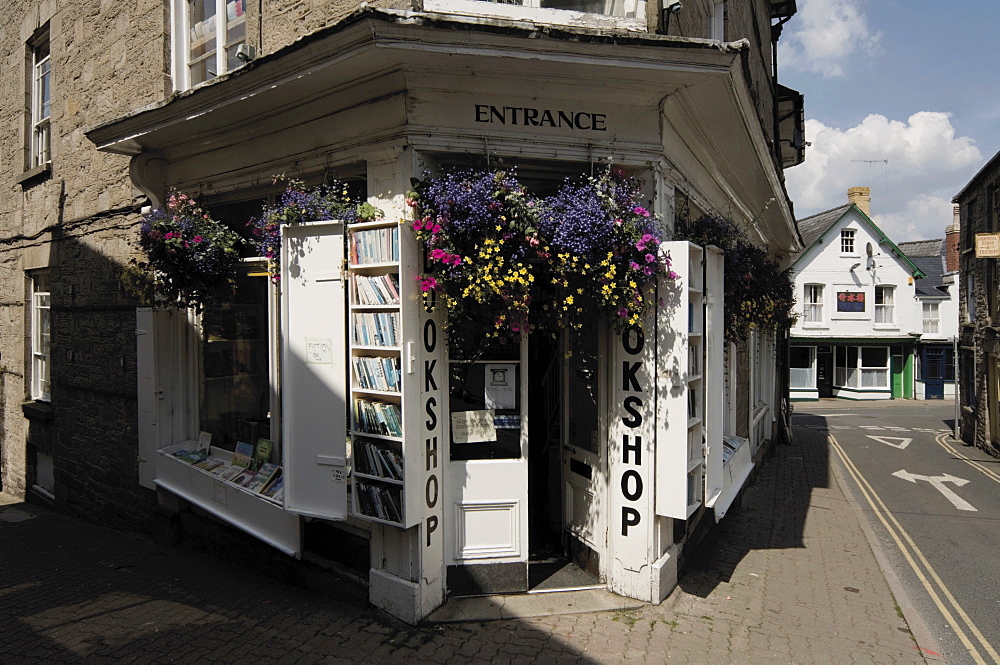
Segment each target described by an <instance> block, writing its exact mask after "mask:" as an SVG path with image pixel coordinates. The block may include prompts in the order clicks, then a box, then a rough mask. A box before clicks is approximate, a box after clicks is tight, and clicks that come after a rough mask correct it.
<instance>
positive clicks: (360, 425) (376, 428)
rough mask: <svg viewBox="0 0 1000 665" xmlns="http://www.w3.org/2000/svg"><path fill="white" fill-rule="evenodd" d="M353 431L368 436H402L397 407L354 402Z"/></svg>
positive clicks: (384, 403)
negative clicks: (364, 433)
mask: <svg viewBox="0 0 1000 665" xmlns="http://www.w3.org/2000/svg"><path fill="white" fill-rule="evenodd" d="M354 429H355V430H356V431H359V432H366V433H368V434H381V435H383V436H403V417H402V414H401V413H400V411H399V406H397V405H396V404H389V403H388V402H376V401H372V400H367V399H356V400H354Z"/></svg>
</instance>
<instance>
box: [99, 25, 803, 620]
mask: <svg viewBox="0 0 1000 665" xmlns="http://www.w3.org/2000/svg"><path fill="white" fill-rule="evenodd" d="M442 23H443V22H442ZM456 26H457V27H460V28H461V29H455V28H456ZM476 29H479V30H481V33H479V34H477V40H476V42H475V44H474V45H473V44H470V43H469V42H468V40H467V39H465V35H466V32H465V31H466V30H476ZM633 42H634V43H630V44H628V45H623V44H616V43H612V42H611V41H610V40H608V41H605V42H602V41H601V40H599V39H596V38H595V40H594V42H593V43H588V44H582V43H580V42H578V41H572V40H563V39H536V38H534V37H533V36H532V35H531V34H530V31H529V30H525V29H514V28H509V29H505V30H490V29H485V28H483V27H482V26H480V27H479V28H476V27H475V26H474V25H473V24H461V23H459V22H457V21H456V22H455V24H453V25H450V26H445V27H441V25H435V26H429V25H420V24H417V23H413V22H408V21H406V20H405V17H403V16H402V14H398V15H397V14H394V13H391V12H372V13H370V14H368V15H367V16H365V17H363V18H361V19H358V20H354V21H352V22H349V23H348V24H346V25H344V26H342V27H340V28H339V29H338V30H337V31H330V32H325V33H320V34H319V35H318V36H316V37H315V38H311V39H309V40H304V41H303V42H301V43H297V44H296V45H294V47H291V48H289V49H285V50H284V51H282V52H279V53H278V54H275V55H274V56H273V57H270V56H269V57H265V58H262V59H260V60H259V61H257V62H256V63H254V66H253V68H251V69H249V70H248V71H245V72H243V73H241V74H240V75H238V76H230V77H223V78H222V79H220V80H218V81H217V82H215V83H212V84H209V85H206V86H204V87H203V88H200V89H198V90H196V91H195V92H194V93H192V94H187V95H181V96H179V97H177V98H175V99H172V100H171V101H169V102H167V103H165V104H162V105H160V106H158V107H154V108H151V109H147V110H145V111H142V112H138V113H136V114H134V115H132V116H129V117H126V118H122V119H120V120H117V121H114V122H112V123H109V124H107V125H105V126H102V127H99V128H96V129H95V130H92V131H91V132H90V134H89V135H90V137H91V139H92V140H94V142H95V143H97V144H98V146H99V147H100V148H102V149H104V150H109V151H114V152H120V153H124V154H129V155H133V168H132V173H133V180H134V182H135V183H136V185H137V186H139V187H140V188H142V190H143V191H144V192H145V193H147V195H149V196H150V198H151V199H152V200H153V201H154V202H159V201H162V199H163V196H164V193H165V192H166V191H167V190H168V188H171V187H173V188H176V189H178V190H181V191H186V192H190V193H192V194H201V195H203V196H206V197H207V198H208V200H209V201H210V202H214V203H216V204H217V205H218V206H227V205H229V206H231V207H234V208H235V207H238V205H239V204H240V202H244V201H251V200H258V201H259V200H260V198H261V197H262V196H263V195H265V194H267V193H268V191H273V189H270V190H268V187H269V186H270V183H271V176H272V175H273V174H276V173H288V174H291V175H298V174H302V176H303V177H304V178H320V177H322V176H323V175H324V174H332V175H334V176H337V177H339V178H346V179H348V180H351V181H352V182H354V183H355V184H357V185H358V186H362V187H363V188H364V191H366V193H367V200H368V201H369V202H370V203H372V204H373V205H375V206H376V207H377V208H380V209H381V210H383V211H384V212H385V218H384V221H379V222H371V223H365V224H360V225H350V224H344V223H342V222H339V221H337V220H332V221H323V220H320V221H316V222H314V223H309V224H303V225H298V226H294V227H290V228H288V229H286V232H285V235H284V239H283V243H284V245H283V253H282V279H281V287H280V293H279V291H278V290H277V289H266V291H267V294H268V296H267V298H265V299H264V301H262V302H261V303H260V304H259V311H260V312H261V313H262V314H261V316H262V317H264V319H266V320H265V321H262V323H263V324H264V325H262V326H261V327H260V330H261V331H264V330H266V331H267V338H268V340H269V341H268V342H267V344H269V348H270V349H271V351H272V352H271V353H270V354H269V355H268V358H269V360H268V362H267V363H266V365H267V368H268V372H267V375H268V384H267V390H266V391H265V392H266V395H262V397H261V400H266V403H267V405H268V406H267V408H266V409H263V411H266V413H267V418H266V419H264V418H262V419H259V421H255V423H256V425H257V426H259V427H261V428H263V429H261V430H260V431H259V432H258V433H260V434H261V435H263V433H264V432H266V433H267V435H269V436H270V437H271V438H272V439H273V440H274V441H275V442H276V444H277V449H278V451H277V452H276V458H277V459H278V460H279V461H280V464H281V466H282V468H283V474H284V496H283V498H282V499H281V500H278V501H275V500H269V499H265V498H263V497H259V496H253V495H251V494H250V493H248V492H246V491H244V490H243V489H242V488H239V487H235V486H231V485H228V484H227V483H226V482H224V481H222V480H219V479H218V478H215V477H213V476H212V475H211V474H208V473H205V472H203V471H201V470H199V469H196V468H194V467H192V466H190V465H186V464H184V463H183V462H180V461H178V460H177V459H176V458H175V457H173V456H171V455H170V453H171V452H173V451H175V450H177V449H180V448H185V447H190V446H192V445H195V444H194V441H195V440H196V439H197V438H198V433H199V431H200V429H201V427H200V424H199V417H198V414H199V409H200V408H201V407H200V406H199V400H200V399H201V398H200V397H199V394H200V392H199V391H201V390H202V388H201V387H200V386H201V385H202V382H203V380H202V378H201V377H202V374H203V373H202V370H203V369H204V367H203V365H204V354H203V352H202V351H200V350H199V349H202V348H204V345H205V344H207V343H208V342H207V340H208V337H207V336H206V335H207V333H206V332H205V331H204V330H203V327H202V324H201V322H200V321H199V320H198V317H196V316H194V315H193V314H181V313H169V312H163V311H160V312H150V311H141V312H140V313H139V318H138V328H139V329H140V330H141V331H143V332H144V333H145V334H142V335H140V344H139V349H138V352H139V354H140V361H141V368H142V370H141V377H140V413H141V416H140V429H141V434H140V446H141V448H142V449H141V450H140V455H141V456H142V457H144V458H146V459H148V460H150V463H149V464H148V465H146V466H145V467H144V472H143V473H144V475H143V476H142V478H141V481H142V482H143V484H146V485H147V486H154V487H158V488H159V489H160V491H161V492H168V493H170V494H171V495H174V496H178V497H181V498H183V499H185V500H186V501H188V502H190V503H191V504H193V505H195V506H198V507H200V508H201V509H203V510H205V511H207V512H208V513H210V514H211V515H213V516H215V517H217V518H219V519H222V520H224V521H227V522H229V523H230V524H233V525H235V526H237V527H238V528H241V529H243V530H245V531H248V532H250V533H253V534H254V535H256V536H258V537H259V538H261V539H263V540H265V541H266V542H269V543H271V544H272V545H274V546H275V547H277V548H278V549H280V550H281V551H283V552H285V553H286V554H289V555H291V556H301V554H302V552H303V539H302V533H303V532H304V530H306V529H308V528H309V525H310V524H312V523H314V522H316V521H322V522H329V523H331V524H335V525H339V526H340V527H342V528H345V529H348V530H350V532H351V533H353V534H362V535H363V536H364V537H365V538H367V540H368V542H369V543H370V548H371V562H372V563H371V571H370V574H369V589H370V598H371V600H372V602H373V603H374V604H375V605H377V606H379V607H382V608H384V609H386V610H387V611H389V612H391V613H392V614H394V615H396V616H398V617H400V618H403V619H404V620H407V621H416V620H419V619H420V618H422V617H424V616H426V615H427V614H428V613H429V612H430V611H432V610H433V609H434V608H436V607H437V606H439V605H440V604H441V603H443V602H444V601H445V599H446V598H447V597H448V595H449V594H456V593H477V592H478V593H492V592H519V591H526V590H527V589H528V588H529V585H530V580H529V561H530V560H531V558H532V556H533V548H534V549H538V545H539V544H541V543H547V544H550V545H552V546H553V547H555V548H556V549H557V550H559V552H558V553H559V555H561V556H566V557H568V558H569V559H571V560H572V561H574V562H576V563H577V564H578V565H579V566H580V567H581V568H583V569H586V570H587V571H588V572H589V574H590V575H591V576H592V578H593V580H594V583H595V584H597V585H600V586H607V587H608V588H610V589H611V590H612V591H615V592H617V593H620V594H622V595H626V596H629V597H633V598H637V599H641V600H646V601H652V602H659V601H660V600H662V599H663V598H664V597H666V595H667V594H668V593H669V592H670V591H671V589H672V588H673V587H674V585H675V584H676V576H677V562H678V554H679V550H680V547H681V546H682V545H683V541H684V537H685V535H684V534H685V533H686V531H685V528H684V525H685V523H688V522H690V521H691V520H695V519H702V518H705V519H709V520H712V519H718V518H720V517H721V516H722V515H724V514H725V512H726V510H727V508H728V507H729V504H730V503H731V502H732V501H733V499H734V498H735V495H736V492H737V491H738V490H739V488H740V486H741V485H742V483H743V482H744V481H745V480H746V477H747V474H748V472H749V470H750V468H751V466H752V462H751V459H750V454H749V452H748V451H747V448H748V446H744V447H743V448H742V449H736V451H735V452H734V451H733V449H732V448H731V447H726V446H724V444H723V434H724V433H728V432H725V431H724V430H725V428H726V422H727V413H726V409H727V406H726V405H727V398H726V395H725V394H724V384H725V378H724V377H725V371H726V370H725V368H724V366H723V365H724V361H723V358H724V355H725V354H724V342H723V331H722V325H721V321H722V294H721V285H722V256H721V254H720V253H719V252H718V251H716V250H715V249H714V248H701V247H696V246H694V245H689V244H688V243H686V242H670V243H666V244H665V248H666V249H667V250H668V251H669V252H670V255H671V257H672V259H673V262H674V269H675V270H676V271H677V272H678V273H680V275H681V277H680V279H679V280H677V281H676V282H668V281H664V282H662V283H661V284H659V285H658V287H657V288H658V296H659V297H661V298H662V300H663V302H664V306H663V307H661V308H660V309H659V310H658V311H657V312H656V313H655V314H654V315H652V316H650V317H649V319H648V320H646V321H643V325H642V329H641V330H639V329H633V330H630V331H627V332H626V333H624V334H618V333H616V332H615V331H613V330H612V328H611V327H610V326H607V325H603V324H602V323H601V322H600V321H598V320H595V325H593V326H588V327H587V328H586V329H585V330H584V331H582V332H581V333H580V334H579V335H577V336H565V338H564V339H562V340H559V341H558V342H555V343H553V342H550V341H541V340H534V339H531V338H530V337H527V336H526V337H524V338H523V339H522V341H521V344H520V346H519V348H518V349H517V351H516V353H513V354H508V355H503V356H498V357H478V358H475V359H474V360H472V361H470V360H468V359H462V358H460V357H455V355H454V354H453V353H452V352H451V350H450V349H449V348H448V341H447V338H446V337H445V335H444V333H443V331H442V321H443V316H444V313H443V312H442V311H441V309H440V307H438V308H434V310H433V311H430V312H428V311H427V309H426V308H425V307H423V306H422V303H421V297H420V294H419V289H418V286H417V283H416V280H415V279H414V278H415V276H416V275H417V273H418V272H419V271H420V269H421V265H422V262H423V257H422V252H421V248H420V246H419V244H418V241H417V239H416V238H415V237H414V235H413V234H412V232H411V231H410V229H409V227H408V225H407V224H406V223H405V222H406V221H407V220H408V214H409V212H408V210H409V209H408V208H407V206H406V205H405V196H406V192H407V190H408V189H409V186H410V179H411V178H414V177H422V176H424V175H425V174H426V173H428V172H431V173H433V172H435V171H438V170H440V169H442V168H446V167H448V166H451V165H455V164H466V163H470V160H471V159H472V158H479V157H482V156H484V155H489V156H490V157H492V158H499V159H503V160H505V161H506V162H507V163H509V164H512V165H514V166H517V167H518V168H519V171H520V173H522V175H526V176H527V177H528V179H530V178H536V179H549V180H554V179H561V178H563V177H567V176H574V175H578V174H580V173H589V172H590V171H591V170H592V169H595V168H600V166H601V164H604V163H607V162H613V163H614V164H615V165H617V166H621V167H623V168H625V169H627V170H628V171H630V172H632V173H635V174H636V175H638V176H640V177H641V178H643V179H644V181H645V183H646V189H647V194H648V197H649V199H650V201H651V203H652V208H653V209H654V211H655V212H656V213H657V214H659V215H661V216H662V217H663V218H664V219H665V221H666V224H667V225H668V226H669V224H670V223H671V222H672V215H673V205H674V200H675V197H676V196H680V195H682V196H683V197H684V198H685V200H686V201H690V205H692V206H694V207H696V208H697V209H699V210H704V211H709V210H716V209H722V208H725V209H726V210H727V211H731V214H733V215H734V216H739V217H741V218H742V219H746V220H754V221H753V224H754V228H755V229H756V232H757V233H758V234H759V235H760V237H761V238H763V239H765V240H766V241H767V242H768V243H770V244H771V245H772V246H774V247H790V246H792V245H794V243H795V240H794V235H793V231H792V228H791V225H790V222H789V220H790V219H791V216H790V214H789V212H788V210H787V208H786V206H785V205H784V204H776V203H770V205H768V204H769V199H772V200H773V199H775V198H777V200H779V201H785V198H784V194H783V189H782V187H781V184H780V181H779V180H778V177H777V175H776V173H775V169H774V166H773V162H772V160H771V157H770V154H769V153H768V148H767V146H766V145H765V142H764V138H763V136H762V135H760V133H759V131H756V130H754V129H753V128H754V127H759V123H758V121H757V118H756V117H755V116H754V117H751V116H753V114H754V107H753V105H752V104H751V101H750V95H749V91H748V90H747V88H746V85H745V83H744V81H743V78H742V75H741V64H740V63H741V60H740V56H739V52H738V49H737V48H735V47H734V48H732V49H729V48H726V47H720V46H719V45H718V44H717V43H716V44H715V45H714V46H710V45H707V44H702V45H688V46H686V47H685V48H681V49H678V48H673V49H672V48H668V47H667V45H666V44H667V42H661V41H658V40H657V39H656V38H655V37H650V38H649V39H643V38H639V37H637V38H636V39H635V40H633ZM748 128H749V129H748ZM762 211H763V212H762ZM365 232H372V233H381V234H390V235H392V236H393V237H396V238H398V246H399V253H398V256H391V257H382V260H378V261H370V262H365V261H360V262H354V261H352V260H348V261H346V265H345V262H344V261H342V259H343V258H344V257H345V247H346V248H348V249H349V248H350V247H352V242H354V239H355V236H356V235H357V234H359V233H365ZM386 273H393V274H398V277H399V283H400V285H401V299H400V302H399V303H398V304H394V305H391V306H385V305H379V306H373V305H367V304H363V303H359V302H354V301H353V300H352V297H351V290H350V289H349V288H348V284H349V283H350V282H351V280H352V279H355V277H356V276H357V275H380V274H386ZM248 274H250V275H252V274H255V273H252V271H251V272H250V273H248ZM375 313H387V314H388V315H390V316H393V315H394V316H398V321H399V333H398V338H397V339H395V340H393V341H392V343H390V344H365V343H362V342H359V341H358V339H357V337H356V336H355V332H356V331H355V328H356V327H357V326H358V325H359V324H358V323H357V322H358V321H359V319H358V318H357V317H358V316H359V315H361V314H375ZM568 350H573V351H574V353H572V354H569V355H568V354H567V353H566V351H568ZM358 357H375V358H390V359H397V358H398V363H399V366H400V367H401V372H402V383H401V387H400V389H399V390H398V391H396V392H394V393H393V394H386V393H385V391H381V392H380V391H375V390H371V389H367V388H362V387H361V386H359V385H358V383H357V381H356V380H355V379H354V378H352V376H353V375H352V373H351V366H352V365H351V363H352V359H355V358H358ZM457 384H461V387H462V390H457V389H456V385H457ZM374 402H378V403H380V404H388V405H390V406H387V407H384V408H389V409H395V412H396V413H398V414H399V417H400V422H401V430H400V431H399V432H398V433H396V434H373V433H372V432H365V431H361V429H362V428H359V425H358V420H357V417H356V416H355V415H353V414H355V413H356V409H357V408H359V407H358V405H359V404H367V403H374ZM491 405H492V406H491ZM490 408H493V409H494V410H495V411H497V412H502V414H503V415H504V416H505V419H503V420H502V421H500V420H495V421H494V422H493V423H488V424H487V427H486V430H487V433H486V434H483V432H482V431H481V429H478V428H479V427H480V426H481V425H482V423H477V422H475V420H476V418H477V417H478V416H477V414H479V413H482V412H483V411H484V410H488V409H490ZM771 413H774V408H773V405H772V409H771ZM501 423H502V424H501ZM498 425H499V426H498ZM536 432H540V434H536ZM729 441H730V442H731V441H732V439H729ZM379 450H388V451H392V454H394V455H398V457H399V458H401V460H402V469H401V473H399V474H389V475H381V474H377V473H368V474H366V473H364V472H363V471H360V470H359V463H358V456H359V455H361V454H368V453H372V454H379V453H378V452H377V451H379ZM157 451H159V452H157ZM213 454H217V455H219V456H220V457H223V458H225V457H226V455H231V451H229V450H226V449H224V448H222V447H219V448H218V449H213ZM737 467H738V468H737ZM369 471H371V469H370V468H369ZM393 475H399V476H400V477H398V478H396V477H390V476H393ZM376 495H377V496H379V497H383V498H375V499H373V498H372V497H374V496H376ZM361 497H365V498H361ZM388 497H394V498H393V499H389V498H388ZM373 500H374V501H375V503H376V504H380V505H381V509H379V510H376V509H375V508H373V507H372V501H373ZM382 501H388V502H393V501H398V505H395V504H394V505H393V506H392V507H388V506H387V505H385V504H382V503H381V502H382ZM380 511H381V512H380ZM373 512H375V513H378V514H372V513H373Z"/></svg>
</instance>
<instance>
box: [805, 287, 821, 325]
mask: <svg viewBox="0 0 1000 665" xmlns="http://www.w3.org/2000/svg"><path fill="white" fill-rule="evenodd" d="M804 303H805V311H804V312H803V320H804V321H805V322H806V323H820V322H822V321H823V285H822V284H806V291H805V298H804Z"/></svg>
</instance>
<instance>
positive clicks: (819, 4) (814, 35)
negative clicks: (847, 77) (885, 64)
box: [778, 0, 882, 78]
mask: <svg viewBox="0 0 1000 665" xmlns="http://www.w3.org/2000/svg"><path fill="white" fill-rule="evenodd" d="M859 4H860V3H859V2H858V0H802V2H801V3H800V6H799V10H798V13H797V15H796V17H795V20H794V21H793V23H791V24H790V27H792V26H794V27H795V29H794V30H793V31H791V32H790V33H788V34H787V35H785V36H783V39H782V40H781V41H779V42H778V44H779V46H778V48H779V50H780V52H779V58H778V61H779V62H780V63H781V64H782V66H783V67H788V68H790V69H799V70H802V71H806V72H812V73H815V74H819V75H820V76H822V77H824V78H832V77H841V76H844V74H845V72H844V66H845V61H847V59H848V58H850V57H851V56H852V55H854V54H855V53H857V52H862V53H868V54H871V53H874V52H875V51H876V50H877V49H878V44H879V42H880V41H881V38H882V33H880V32H874V31H872V29H871V28H870V27H869V26H868V17H867V16H865V14H864V13H863V12H862V11H861V9H860V7H859Z"/></svg>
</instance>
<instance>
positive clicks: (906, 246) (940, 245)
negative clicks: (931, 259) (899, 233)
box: [896, 238, 944, 259]
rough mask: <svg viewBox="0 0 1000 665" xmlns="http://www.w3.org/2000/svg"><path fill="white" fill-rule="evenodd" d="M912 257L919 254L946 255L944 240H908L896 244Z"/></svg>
mask: <svg viewBox="0 0 1000 665" xmlns="http://www.w3.org/2000/svg"><path fill="white" fill-rule="evenodd" d="M896 246H897V247H899V248H900V249H901V250H903V253H904V254H906V255H907V256H908V257H910V258H911V259H913V258H916V257H918V256H944V240H941V239H940V238H938V239H937V240H908V241H906V242H901V243H898V244H897V245H896Z"/></svg>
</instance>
